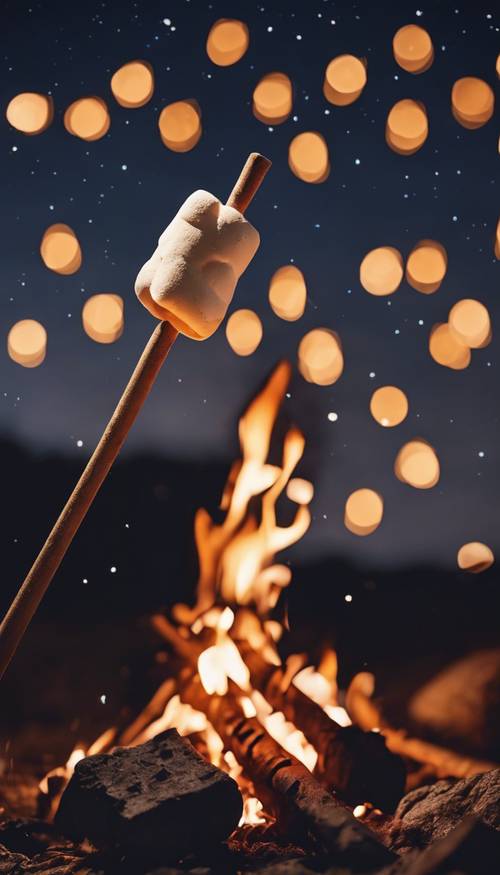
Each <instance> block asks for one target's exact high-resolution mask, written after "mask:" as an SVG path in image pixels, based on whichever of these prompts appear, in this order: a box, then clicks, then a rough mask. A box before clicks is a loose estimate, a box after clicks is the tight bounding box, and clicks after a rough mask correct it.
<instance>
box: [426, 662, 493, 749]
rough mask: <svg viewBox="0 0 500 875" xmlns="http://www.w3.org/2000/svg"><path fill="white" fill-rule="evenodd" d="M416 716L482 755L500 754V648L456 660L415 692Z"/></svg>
mask: <svg viewBox="0 0 500 875" xmlns="http://www.w3.org/2000/svg"><path fill="white" fill-rule="evenodd" d="M409 713H410V716H411V717H412V719H413V720H415V721H416V723H418V724H419V725H420V726H422V727H424V728H425V729H430V730H431V731H432V732H434V733H436V734H437V735H439V736H440V737H441V738H442V739H443V740H444V741H450V742H452V743H455V744H457V743H458V744H459V745H460V746H461V747H463V748H466V749H469V750H474V751H475V752H476V753H478V754H481V755H483V756H484V755H487V756H491V757H493V758H497V757H498V756H499V755H500V648H497V649H491V650H478V651H476V652H475V653H471V654H470V655H469V656H466V657H465V658H464V659H460V660H458V661H457V662H453V663H452V664H451V665H449V666H448V667H447V668H445V669H444V670H443V671H441V672H440V673H439V674H438V675H436V677H434V678H432V680H430V681H429V682H428V683H426V684H425V685H424V686H423V687H421V689H420V690H418V692H417V693H415V695H414V696H413V698H412V699H411V701H410V704H409Z"/></svg>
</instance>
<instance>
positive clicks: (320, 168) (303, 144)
mask: <svg viewBox="0 0 500 875" xmlns="http://www.w3.org/2000/svg"><path fill="white" fill-rule="evenodd" d="M288 164H289V166H290V170H291V171H292V173H294V174H295V176H297V177H298V178H299V179H302V181H303V182H313V183H316V182H324V181H325V179H327V178H328V175H329V173H330V158H329V155H328V146H327V144H326V140H325V138H324V137H323V136H322V134H319V133H318V132H317V131H305V132H304V133H303V134H298V135H297V136H296V137H294V138H293V140H292V142H291V143H290V146H289V147H288Z"/></svg>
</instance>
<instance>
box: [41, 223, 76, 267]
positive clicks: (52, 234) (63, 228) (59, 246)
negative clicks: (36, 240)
mask: <svg viewBox="0 0 500 875" xmlns="http://www.w3.org/2000/svg"><path fill="white" fill-rule="evenodd" d="M40 255H41V257H42V261H43V263H44V264H45V266H46V267H48V268H49V270H53V271H54V273H60V274H63V275H64V276H67V275H69V274H72V273H76V271H77V270H79V269H80V267H81V264H82V250H81V248H80V243H79V242H78V238H77V236H76V234H75V232H74V231H73V229H72V228H70V227H69V225H64V224H63V223H58V224H56V225H50V226H49V227H48V228H47V230H46V231H45V233H44V235H43V237H42V240H41V243H40Z"/></svg>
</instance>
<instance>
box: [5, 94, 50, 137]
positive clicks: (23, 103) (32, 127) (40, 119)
mask: <svg viewBox="0 0 500 875" xmlns="http://www.w3.org/2000/svg"><path fill="white" fill-rule="evenodd" d="M5 116H6V118H7V121H8V122H9V124H10V125H12V127H13V128H15V129H16V130H17V131H21V133H22V134H29V135H32V134H41V133H42V132H43V131H45V130H46V129H47V128H48V127H49V125H50V123H51V122H52V119H53V118H54V101H53V100H52V98H51V97H49V96H48V95H46V94H38V93H37V92H34V91H24V92H23V93H22V94H16V96H15V97H13V98H12V100H11V101H10V102H9V104H8V106H7V109H6V112H5Z"/></svg>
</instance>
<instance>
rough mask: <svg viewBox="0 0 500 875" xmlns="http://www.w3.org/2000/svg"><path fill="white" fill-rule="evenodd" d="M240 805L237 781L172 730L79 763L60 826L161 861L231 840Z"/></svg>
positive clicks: (62, 808)
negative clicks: (135, 745) (149, 739)
mask: <svg viewBox="0 0 500 875" xmlns="http://www.w3.org/2000/svg"><path fill="white" fill-rule="evenodd" d="M242 807H243V806H242V800H241V795H240V792H239V790H238V787H237V784H236V783H235V781H233V780H232V778H230V777H229V776H228V775H227V774H225V773H224V772H222V771H220V769H217V768H215V766H213V765H212V764H211V763H209V762H207V761H206V760H204V759H203V757H201V756H200V755H199V754H198V753H197V752H196V751H195V749H194V747H193V746H192V744H191V743H190V742H189V741H188V740H187V739H185V738H181V736H180V735H179V734H178V732H177V731H176V730H175V729H170V730H168V731H167V732H164V733H162V734H161V735H157V736H156V738H154V739H153V740H152V741H149V742H147V743H146V744H143V745H139V746H137V747H133V748H117V750H116V751H115V752H114V753H112V754H100V755H98V756H93V757H86V758H85V759H83V760H80V762H79V763H78V765H77V766H76V768H75V772H74V774H73V777H72V779H71V781H70V782H69V784H68V786H67V788H66V790H65V791H64V794H63V796H62V799H61V803H60V806H59V810H58V812H57V815H56V824H57V826H58V828H59V829H61V830H62V832H64V833H66V834H67V835H69V836H71V837H72V838H75V839H78V840H81V839H83V838H88V839H90V840H91V841H92V842H93V844H95V845H96V847H101V848H112V847H115V848H119V849H120V851H125V852H129V853H131V854H132V855H135V854H139V855H141V856H143V857H145V858H146V859H160V860H162V862H163V861H164V860H177V859H179V858H181V857H182V856H184V855H186V854H188V853H191V852H193V851H195V850H198V849H201V848H204V847H206V846H208V845H211V844H216V843H218V842H220V841H222V840H223V839H225V838H227V837H228V835H229V834H230V833H231V832H232V831H233V829H234V828H235V827H236V826H237V824H238V821H239V819H240V817H241V813H242Z"/></svg>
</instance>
